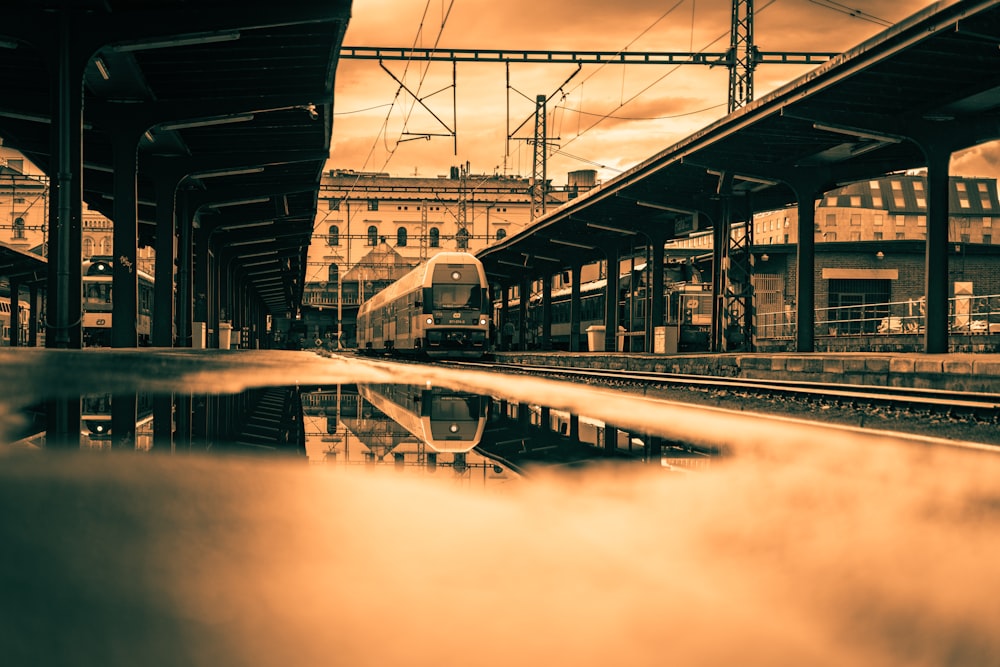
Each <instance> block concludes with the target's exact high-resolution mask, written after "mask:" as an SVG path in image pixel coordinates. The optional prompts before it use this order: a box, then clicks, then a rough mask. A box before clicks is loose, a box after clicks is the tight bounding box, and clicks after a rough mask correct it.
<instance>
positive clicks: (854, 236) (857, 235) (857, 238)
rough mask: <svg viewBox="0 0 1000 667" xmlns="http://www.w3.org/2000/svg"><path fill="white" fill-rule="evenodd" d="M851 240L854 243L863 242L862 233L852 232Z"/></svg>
mask: <svg viewBox="0 0 1000 667" xmlns="http://www.w3.org/2000/svg"><path fill="white" fill-rule="evenodd" d="M851 240H852V241H860V240H861V232H851Z"/></svg>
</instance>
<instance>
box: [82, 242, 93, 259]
mask: <svg viewBox="0 0 1000 667" xmlns="http://www.w3.org/2000/svg"><path fill="white" fill-rule="evenodd" d="M93 255H94V239H90V238H87V239H83V256H84V257H93Z"/></svg>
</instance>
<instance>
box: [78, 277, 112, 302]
mask: <svg viewBox="0 0 1000 667" xmlns="http://www.w3.org/2000/svg"><path fill="white" fill-rule="evenodd" d="M83 303H84V305H87V306H91V307H94V306H101V305H107V306H110V305H111V283H110V282H107V281H102V282H90V281H84V283H83Z"/></svg>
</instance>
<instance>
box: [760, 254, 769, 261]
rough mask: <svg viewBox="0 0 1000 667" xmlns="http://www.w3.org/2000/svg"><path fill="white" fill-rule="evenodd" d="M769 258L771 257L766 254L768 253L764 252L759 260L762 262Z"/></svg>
mask: <svg viewBox="0 0 1000 667" xmlns="http://www.w3.org/2000/svg"><path fill="white" fill-rule="evenodd" d="M769 259H771V258H770V257H769V256H768V254H767V253H766V252H765V253H764V254H763V255H761V256H760V261H762V262H766V261H767V260H769Z"/></svg>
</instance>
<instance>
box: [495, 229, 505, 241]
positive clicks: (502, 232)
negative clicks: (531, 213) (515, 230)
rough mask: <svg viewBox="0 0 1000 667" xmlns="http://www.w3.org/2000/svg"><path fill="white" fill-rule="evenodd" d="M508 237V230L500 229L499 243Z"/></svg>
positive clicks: (498, 231) (498, 233) (498, 234)
mask: <svg viewBox="0 0 1000 667" xmlns="http://www.w3.org/2000/svg"><path fill="white" fill-rule="evenodd" d="M506 237H507V230H506V229H498V230H497V241H499V240H500V239H502V238H506Z"/></svg>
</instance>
